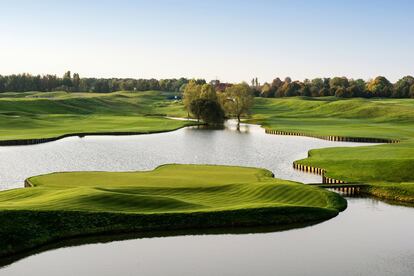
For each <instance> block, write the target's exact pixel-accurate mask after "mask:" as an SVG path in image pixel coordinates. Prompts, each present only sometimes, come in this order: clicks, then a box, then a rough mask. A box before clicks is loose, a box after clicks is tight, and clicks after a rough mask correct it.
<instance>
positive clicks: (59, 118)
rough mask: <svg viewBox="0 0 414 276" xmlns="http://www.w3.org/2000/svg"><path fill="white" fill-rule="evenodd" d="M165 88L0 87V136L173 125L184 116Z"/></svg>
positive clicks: (143, 130) (170, 127) (27, 136)
mask: <svg viewBox="0 0 414 276" xmlns="http://www.w3.org/2000/svg"><path fill="white" fill-rule="evenodd" d="M171 95H172V94H171V93H167V92H157V91H148V92H116V93H108V94H103V93H66V92H50V93H45V92H26V93H0V141H4V140H22V139H39V138H51V137H58V136H62V135H65V134H72V133H75V134H78V133H108V132H136V133H151V132H159V131H168V130H174V129H177V128H180V127H183V126H185V125H188V122H186V121H176V120H169V119H165V118H163V116H166V115H168V116H185V115H186V114H185V112H184V111H183V108H182V105H181V103H179V102H177V101H173V100H168V99H167V97H168V96H171Z"/></svg>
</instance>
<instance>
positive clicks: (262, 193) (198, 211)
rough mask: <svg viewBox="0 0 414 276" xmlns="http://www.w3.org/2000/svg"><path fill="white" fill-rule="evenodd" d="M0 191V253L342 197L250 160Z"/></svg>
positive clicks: (323, 204) (252, 219) (231, 222)
mask: <svg viewBox="0 0 414 276" xmlns="http://www.w3.org/2000/svg"><path fill="white" fill-rule="evenodd" d="M28 182H29V183H30V184H31V185H33V187H31V188H26V189H16V190H9V191H4V192H1V193H0V217H1V221H2V226H1V227H0V255H1V256H5V255H10V254H13V253H17V252H21V251H24V250H28V249H32V248H35V247H38V246H40V245H43V244H45V243H49V242H52V241H56V240H59V239H62V238H69V237H74V236H79V235H91V234H102V233H121V232H134V231H149V230H157V231H158V230H177V229H192V228H207V227H239V226H244V227H245V226H263V225H282V226H283V225H289V224H297V223H312V222H315V221H321V220H326V219H329V218H331V217H333V216H336V215H337V214H338V212H339V211H341V210H343V209H345V208H346V201H345V200H344V199H343V198H342V197H341V196H339V195H337V194H335V193H332V192H329V191H327V190H324V189H321V188H317V187H312V186H308V185H304V184H300V183H295V182H290V181H285V180H280V179H275V178H273V176H272V174H271V172H269V171H267V170H263V169H256V168H243V167H228V166H206V165H165V166H161V167H158V168H157V169H155V170H154V171H147V172H122V173H119V172H70V173H54V174H48V175H43V176H36V177H32V178H30V179H28Z"/></svg>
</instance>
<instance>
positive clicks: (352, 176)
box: [253, 97, 414, 203]
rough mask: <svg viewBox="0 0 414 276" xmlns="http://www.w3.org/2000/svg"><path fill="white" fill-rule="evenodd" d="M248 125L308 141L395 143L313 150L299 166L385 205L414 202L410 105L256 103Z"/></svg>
mask: <svg viewBox="0 0 414 276" xmlns="http://www.w3.org/2000/svg"><path fill="white" fill-rule="evenodd" d="M253 118H254V119H253V121H254V122H256V123H258V124H261V125H262V126H263V127H264V128H266V129H272V130H279V131H286V132H293V133H306V134H309V135H315V136H317V135H321V136H324V135H326V136H339V137H367V138H382V139H390V140H398V141H399V143H392V144H384V145H378V146H367V147H358V148H352V149H351V148H329V149H319V150H312V151H310V152H309V157H308V158H306V159H303V160H299V161H297V163H298V164H302V165H308V166H313V167H318V168H322V169H324V170H325V171H326V172H325V175H326V176H328V177H331V178H333V179H338V180H342V181H345V182H347V183H359V184H367V186H366V187H364V191H365V192H367V193H368V194H371V195H375V196H377V197H381V198H384V199H390V200H396V201H404V202H410V203H413V202H414V174H413V170H414V100H412V99H337V98H335V97H324V98H298V97H295V98H284V99H262V98H260V99H256V106H255V108H254V110H253Z"/></svg>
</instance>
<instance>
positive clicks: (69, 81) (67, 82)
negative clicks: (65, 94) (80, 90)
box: [62, 71, 72, 87]
mask: <svg viewBox="0 0 414 276" xmlns="http://www.w3.org/2000/svg"><path fill="white" fill-rule="evenodd" d="M62 85H63V86H66V87H71V86H72V77H71V74H70V71H67V72H66V73H65V74H64V75H63V78H62Z"/></svg>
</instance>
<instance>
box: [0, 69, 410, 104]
mask: <svg viewBox="0 0 414 276" xmlns="http://www.w3.org/2000/svg"><path fill="white" fill-rule="evenodd" d="M189 81H190V80H189V79H186V78H179V79H161V80H157V79H133V78H80V76H79V74H77V73H74V74H71V72H70V71H68V72H66V73H65V74H64V75H63V76H62V77H57V76H56V75H43V76H40V75H35V76H34V75H30V74H18V75H9V76H2V75H0V93H1V92H27V91H43V92H49V91H67V92H97V93H108V92H114V91H147V90H160V91H170V92H182V91H184V88H185V86H186V85H187V84H188V82H189ZM196 83H197V84H205V83H206V81H205V80H204V79H198V80H196ZM210 83H211V84H212V85H213V87H214V88H215V89H216V91H224V89H225V88H226V87H228V86H231V85H232V84H230V83H220V81H218V80H214V81H211V82H210ZM250 87H251V89H252V91H253V93H254V94H255V96H260V97H266V98H278V97H293V96H307V97H321V96H336V97H341V98H351V97H365V98H371V97H381V98H414V78H413V77H412V76H405V77H403V78H401V79H400V80H398V81H397V82H396V83H391V82H390V81H389V80H387V79H386V78H385V77H382V76H379V77H376V78H374V79H372V80H368V81H365V80H363V79H356V80H355V79H348V78H346V77H334V78H315V79H312V80H309V79H305V80H304V81H292V79H291V78H289V77H287V78H285V79H284V80H281V79H280V78H275V79H274V80H273V81H272V82H271V83H267V82H266V83H264V84H259V82H258V79H257V78H254V79H252V81H251V84H250Z"/></svg>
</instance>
